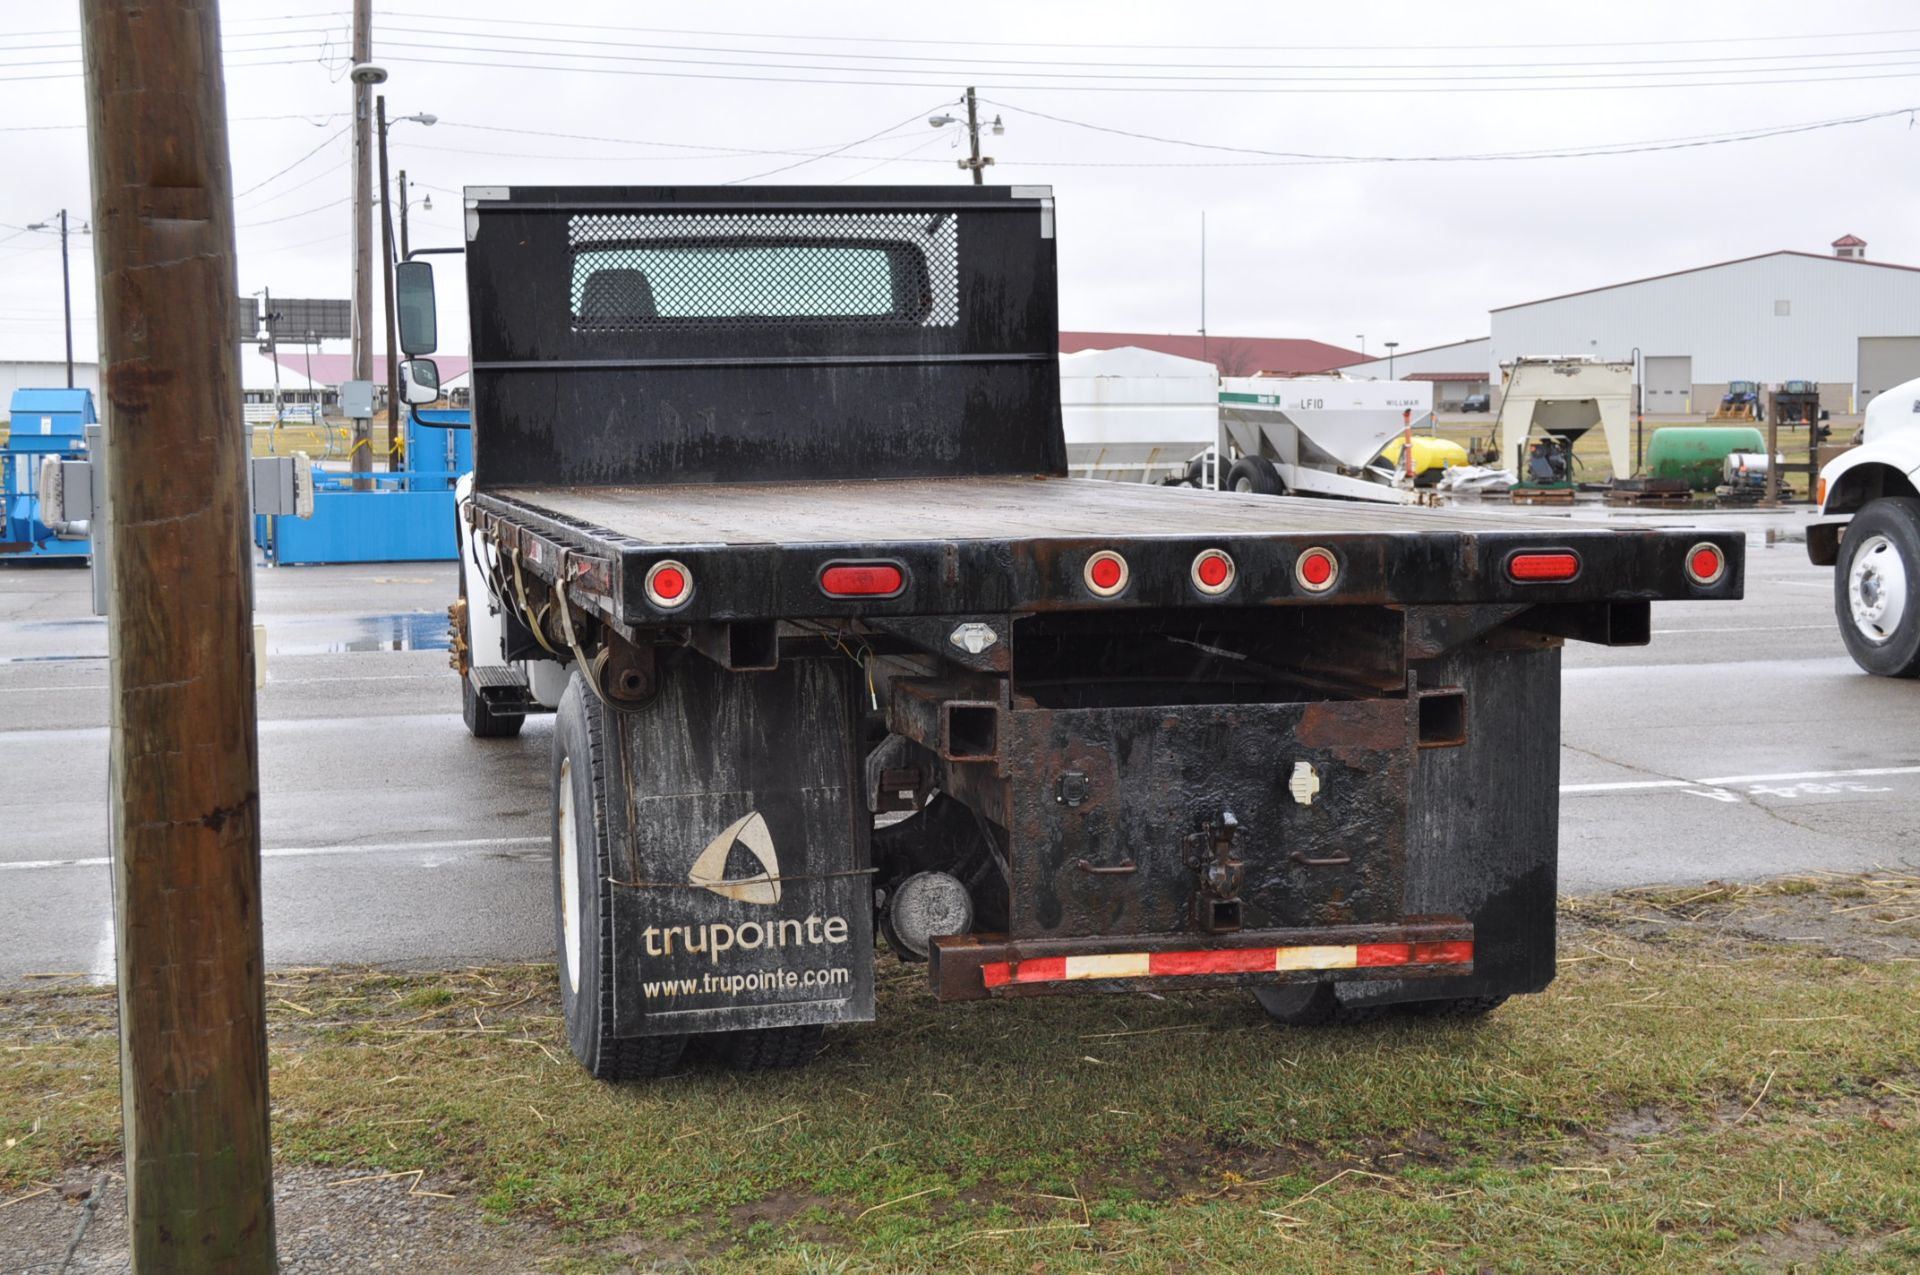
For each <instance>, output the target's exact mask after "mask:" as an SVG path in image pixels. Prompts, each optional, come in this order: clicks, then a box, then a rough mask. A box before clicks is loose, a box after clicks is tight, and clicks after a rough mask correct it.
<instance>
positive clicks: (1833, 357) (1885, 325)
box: [1487, 235, 1920, 416]
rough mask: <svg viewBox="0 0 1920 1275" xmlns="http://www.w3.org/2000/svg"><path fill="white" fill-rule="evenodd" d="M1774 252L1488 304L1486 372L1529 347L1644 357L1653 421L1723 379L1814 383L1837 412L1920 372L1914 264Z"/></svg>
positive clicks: (1860, 246) (1852, 252)
mask: <svg viewBox="0 0 1920 1275" xmlns="http://www.w3.org/2000/svg"><path fill="white" fill-rule="evenodd" d="M1865 251H1866V244H1865V243H1863V242H1862V241H1860V240H1859V239H1857V238H1855V237H1854V236H1852V235H1848V236H1846V237H1844V238H1842V239H1839V240H1836V241H1835V243H1834V245H1833V253H1832V255H1825V254H1818V253H1808V252H1794V251H1781V252H1770V253H1766V254H1763V255H1761V256H1757V257H1743V258H1740V259H1738V260H1735V261H1723V262H1719V263H1717V264H1715V265H1710V266H1700V267H1697V268H1695V269H1692V270H1682V271H1678V272H1675V273H1673V274H1665V275H1655V276H1653V277H1652V278H1647V279H1636V280H1633V281H1631V282H1627V283H1618V284H1613V285H1610V286H1607V287H1601V288H1592V289H1589V290H1587V291H1584V292H1574V293H1568V294H1566V295H1564V296H1558V297H1548V298H1546V299H1544V300H1540V301H1529V302H1525V303H1522V304H1519V305H1510V306H1503V307H1501V308H1500V309H1497V310H1494V311H1493V312H1492V320H1493V335H1492V338H1491V341H1490V343H1489V350H1488V361H1487V366H1488V367H1489V369H1490V370H1491V371H1492V373H1493V375H1495V376H1496V377H1497V376H1498V375H1499V373H1498V367H1499V364H1500V363H1501V362H1502V361H1503V360H1512V359H1514V358H1517V357H1521V356H1525V355H1588V356H1597V357H1600V358H1607V359H1626V358H1630V357H1632V355H1633V352H1634V351H1635V349H1638V350H1639V352H1640V355H1641V358H1642V369H1643V371H1642V383H1643V386H1644V393H1645V410H1646V412H1647V414H1648V415H1649V416H1678V415H1685V414H1688V413H1701V412H1710V411H1712V410H1713V409H1714V407H1716V406H1717V405H1718V404H1719V401H1720V397H1721V395H1723V394H1725V393H1726V389H1727V383H1728V382H1729V381H1736V380H1741V381H1758V382H1761V383H1762V384H1763V385H1775V384H1778V383H1779V382H1782V381H1787V380H1807V381H1817V382H1819V384H1820V394H1821V403H1822V405H1823V406H1825V407H1826V408H1827V409H1828V410H1830V411H1832V412H1833V413H1835V414H1836V415H1841V414H1849V413H1854V412H1860V411H1864V410H1865V409H1866V404H1867V402H1868V400H1870V399H1871V398H1872V397H1873V396H1874V395H1875V394H1877V393H1879V392H1880V391H1881V390H1884V389H1887V388H1888V387H1890V386H1893V385H1897V384H1899V383H1900V382H1902V381H1905V380H1910V379H1912V378H1914V377H1916V376H1920V269H1916V268H1914V267H1912V266H1897V265H1892V264H1889V263H1887V262H1881V261H1873V260H1871V259H1868V258H1866V257H1865V256H1864V255H1862V254H1864V253H1865Z"/></svg>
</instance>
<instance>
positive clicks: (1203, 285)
mask: <svg viewBox="0 0 1920 1275" xmlns="http://www.w3.org/2000/svg"><path fill="white" fill-rule="evenodd" d="M1200 361H1201V362H1202V363H1211V362H1212V361H1213V360H1212V359H1209V358H1208V357H1207V210H1206V209H1204V208H1202V209H1201V210H1200Z"/></svg>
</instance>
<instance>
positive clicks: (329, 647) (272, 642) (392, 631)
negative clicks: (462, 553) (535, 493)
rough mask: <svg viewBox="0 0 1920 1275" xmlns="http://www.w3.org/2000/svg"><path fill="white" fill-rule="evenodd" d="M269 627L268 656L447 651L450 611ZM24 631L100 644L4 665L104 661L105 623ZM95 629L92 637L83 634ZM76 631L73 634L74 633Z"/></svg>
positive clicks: (316, 619) (63, 642)
mask: <svg viewBox="0 0 1920 1275" xmlns="http://www.w3.org/2000/svg"><path fill="white" fill-rule="evenodd" d="M260 623H262V624H264V625H266V626H267V654H268V656H275V655H334V654H339V653H343V652H356V651H444V650H446V649H447V645H448V643H447V615H446V612H444V611H401V612H395V613H393V614H389V615H337V616H336V615H300V616H283V617H276V616H262V617H260ZM8 627H10V628H12V629H14V630H16V631H17V632H19V633H22V634H28V633H31V634H34V635H40V636H44V637H46V638H47V640H45V641H41V642H35V643H33V645H37V646H51V647H62V646H64V647H68V648H73V647H80V646H95V647H96V650H95V651H93V652H86V653H72V652H71V651H67V652H57V653H49V654H44V655H0V664H40V663H56V662H63V661H72V660H104V659H106V658H107V657H106V655H105V654H104V653H103V652H100V651H99V650H98V649H97V648H98V647H99V646H104V645H105V644H106V621H105V620H100V619H89V620H43V621H36V622H31V623H27V624H19V625H12V626H8ZM87 630H92V632H93V634H94V636H93V637H92V640H91V641H89V640H88V639H87V638H86V637H83V636H81V634H82V633H84V632H86V631H87ZM69 635H71V636H69Z"/></svg>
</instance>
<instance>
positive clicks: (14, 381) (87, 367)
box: [0, 359, 100, 416]
mask: <svg viewBox="0 0 1920 1275" xmlns="http://www.w3.org/2000/svg"><path fill="white" fill-rule="evenodd" d="M73 383H74V385H76V386H78V387H79V388H81V389H88V390H92V391H93V399H94V403H95V406H96V408H97V407H98V405H99V401H100V365H99V364H98V363H79V362H76V363H75V364H74V365H73ZM66 384H67V364H66V361H65V360H64V359H61V360H56V361H53V362H43V361H40V360H26V359H0V416H5V415H6V414H7V404H8V403H11V402H12V401H13V392H14V391H15V390H23V389H24V390H57V389H63V388H65V387H66Z"/></svg>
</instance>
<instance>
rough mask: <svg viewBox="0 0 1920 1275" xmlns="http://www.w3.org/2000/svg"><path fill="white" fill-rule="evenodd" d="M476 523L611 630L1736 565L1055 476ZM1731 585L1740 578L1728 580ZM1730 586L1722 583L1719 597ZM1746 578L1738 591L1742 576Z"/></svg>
mask: <svg viewBox="0 0 1920 1275" xmlns="http://www.w3.org/2000/svg"><path fill="white" fill-rule="evenodd" d="M475 505H476V508H477V510H478V511H479V513H480V514H481V515H482V517H483V520H484V522H485V523H487V524H488V525H491V526H493V527H495V528H496V530H495V531H494V533H493V536H494V538H495V539H497V540H501V541H502V542H504V543H505V544H506V545H507V546H508V547H509V548H513V547H515V546H524V547H525V549H526V560H527V562H528V563H529V564H530V568H531V569H532V570H533V571H534V572H535V573H536V574H538V575H541V576H543V577H545V578H548V579H557V578H558V576H559V574H560V567H561V564H560V558H561V557H562V555H563V554H564V555H565V556H567V557H569V558H571V559H572V562H573V566H572V568H571V569H569V570H567V571H566V575H567V576H568V578H569V581H570V584H571V586H572V588H573V589H574V590H575V591H576V592H577V593H582V594H585V595H587V596H586V597H585V598H583V600H586V601H589V602H591V601H593V600H595V599H596V598H597V600H598V601H599V602H600V603H601V605H600V607H599V608H597V609H600V610H602V611H603V612H604V613H606V614H608V615H609V616H610V618H613V619H615V620H616V621H618V622H621V623H624V624H628V625H634V626H640V625H647V624H657V623H660V622H663V621H665V620H668V619H669V618H671V620H673V621H676V622H679V621H685V620H709V621H739V620H773V619H796V618H823V617H824V618H831V617H834V616H838V615H850V614H854V613H856V612H857V613H859V614H861V615H916V614H918V615H927V614H937V615H950V614H962V613H969V612H977V611H1004V610H1016V611H1018V610H1034V611H1042V610H1044V611H1057V610H1063V609H1082V608H1084V609H1096V608H1097V609H1113V608H1129V607H1179V606H1192V605H1195V604H1196V603H1199V604H1201V605H1229V606H1232V605H1239V606H1247V605H1272V604H1309V605H1320V604H1325V603H1349V604H1350V603H1355V602H1370V603H1389V604H1396V605H1478V604H1487V603H1515V604H1527V605H1532V604H1541V603H1575V602H1628V601H1646V600H1651V599H1654V598H1688V597H1699V596H1703V594H1705V593H1709V592H1710V593H1712V595H1713V596H1722V593H1721V592H1720V589H1719V588H1716V589H1712V590H1703V587H1702V586H1699V585H1696V584H1694V583H1693V582H1691V581H1690V580H1689V579H1688V578H1687V577H1686V574H1685V562H1686V557H1687V553H1688V551H1689V549H1690V548H1691V547H1692V546H1695V545H1698V544H1700V543H1702V542H1706V543H1712V544H1716V545H1718V546H1719V547H1720V548H1721V549H1722V551H1723V552H1725V553H1726V554H1727V555H1728V557H1729V559H1730V560H1733V561H1737V560H1738V559H1739V556H1740V553H1741V549H1742V547H1743V541H1744V537H1743V536H1741V535H1740V533H1738V532H1696V531H1688V530H1663V529H1658V528H1647V527H1632V528H1621V527H1619V526H1617V525H1612V524H1605V523H1599V522H1581V521H1578V520H1574V519H1568V518H1540V517H1528V516H1526V515H1518V514H1512V513H1505V512H1499V511H1493V510H1470V509H1448V510H1439V509H1432V508H1419V507H1395V506H1381V505H1361V504H1351V503H1343V502H1335V501H1327V500H1316V499H1308V498H1295V497H1275V496H1254V495H1243V494H1235V493H1225V492H1208V491H1198V490H1188V489H1181V488H1172V487H1159V486H1146V485H1138V486H1136V485H1129V484H1124V483H1111V482H1101V481H1097V480H1092V479H1075V478H1057V477H1047V476H1031V477H1028V476H1019V477H1009V476H1004V475H1002V476H991V477H980V478H950V479H927V478H913V479H876V480H858V481H829V482H796V483H725V484H661V485H640V486H620V487H509V488H505V489H502V490H499V491H483V492H480V493H477V494H476V497H475ZM1314 546H1321V547H1325V548H1328V549H1331V550H1332V551H1333V552H1334V553H1335V554H1336V555H1337V556H1338V558H1339V559H1340V563H1341V578H1340V583H1339V585H1338V587H1336V588H1335V589H1333V590H1332V591H1331V592H1329V593H1325V594H1312V593H1309V592H1308V591H1306V590H1304V589H1302V588H1300V587H1299V586H1298V585H1297V584H1296V583H1295V581H1294V579H1293V575H1292V569H1293V564H1294V561H1295V559H1296V558H1297V557H1298V556H1299V554H1300V553H1301V552H1303V551H1304V550H1306V549H1308V548H1310V547H1314ZM1211 548H1217V549H1221V550H1224V551H1225V552H1227V553H1228V554H1230V555H1231V556H1232V557H1233V558H1234V561H1235V564H1236V567H1237V570H1238V580H1237V582H1236V585H1235V587H1234V588H1233V589H1232V590H1231V591H1230V592H1229V593H1227V594H1225V595H1222V596H1221V597H1218V598H1208V597H1204V596H1202V595H1201V594H1199V593H1198V592H1196V591H1195V590H1194V589H1193V588H1192V586H1191V584H1190V582H1189V579H1188V567H1189V565H1190V563H1191V562H1192V560H1193V557H1194V555H1195V554H1197V553H1199V552H1201V551H1202V550H1205V549H1211ZM1100 549H1111V550H1115V551H1117V552H1121V553H1124V554H1125V555H1126V557H1127V559H1128V560H1129V562H1130V564H1131V567H1132V574H1133V583H1132V585H1131V586H1130V587H1129V589H1128V590H1127V591H1126V593H1124V594H1123V595H1122V596H1120V597H1117V598H1097V597H1095V596H1093V595H1092V594H1091V593H1090V592H1087V591H1086V590H1085V589H1084V587H1083V586H1082V585H1081V584H1080V571H1081V566H1082V563H1083V561H1084V559H1085V558H1086V556H1087V555H1088V554H1090V553H1092V552H1094V551H1096V550H1100ZM1555 549H1566V550H1571V551H1573V552H1574V553H1576V554H1577V555H1578V556H1579V558H1580V571H1579V574H1578V575H1577V576H1575V577H1574V578H1573V579H1572V580H1568V581H1564V582H1553V583H1529V582H1519V581H1515V580H1513V579H1511V578H1509V573H1508V571H1507V569H1506V562H1507V559H1508V558H1510V557H1511V556H1512V555H1513V554H1515V553H1518V552H1522V551H1528V550H1537V551H1549V550H1555ZM666 559H671V560H673V561H675V562H679V563H682V564H684V565H685V566H686V567H687V568H689V569H690V571H691V573H692V575H693V577H694V579H695V580H696V581H697V582H698V585H699V587H698V588H697V590H696V592H695V596H694V597H693V598H692V599H691V600H690V601H689V602H688V603H687V604H685V605H684V606H683V607H681V608H678V609H676V610H675V611H674V612H673V613H672V614H671V617H669V616H668V615H666V614H664V613H663V612H662V611H661V610H660V609H659V608H657V607H654V606H652V605H651V604H650V603H649V601H648V600H647V598H646V597H645V594H644V590H643V589H642V587H641V581H642V579H643V578H644V576H645V573H646V571H647V570H648V569H649V568H650V567H652V566H653V565H654V564H655V563H658V562H660V561H662V560H666ZM848 560H857V561H887V562H891V563H895V564H898V565H900V566H901V567H903V568H904V569H905V571H906V573H907V577H908V583H907V586H906V588H905V589H904V590H903V591H902V592H901V593H900V594H899V595H898V596H896V597H891V598H871V597H869V598H859V599H838V598H831V597H828V596H826V595H825V594H824V593H823V592H822V591H821V589H820V587H819V585H818V576H819V573H820V571H821V570H822V569H824V567H826V566H827V565H829V564H832V563H835V562H843V561H848ZM1736 579H1737V577H1736ZM1724 587H1726V586H1721V588H1724ZM1735 587H1737V585H1736V586H1735ZM1727 596H1737V595H1727Z"/></svg>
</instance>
